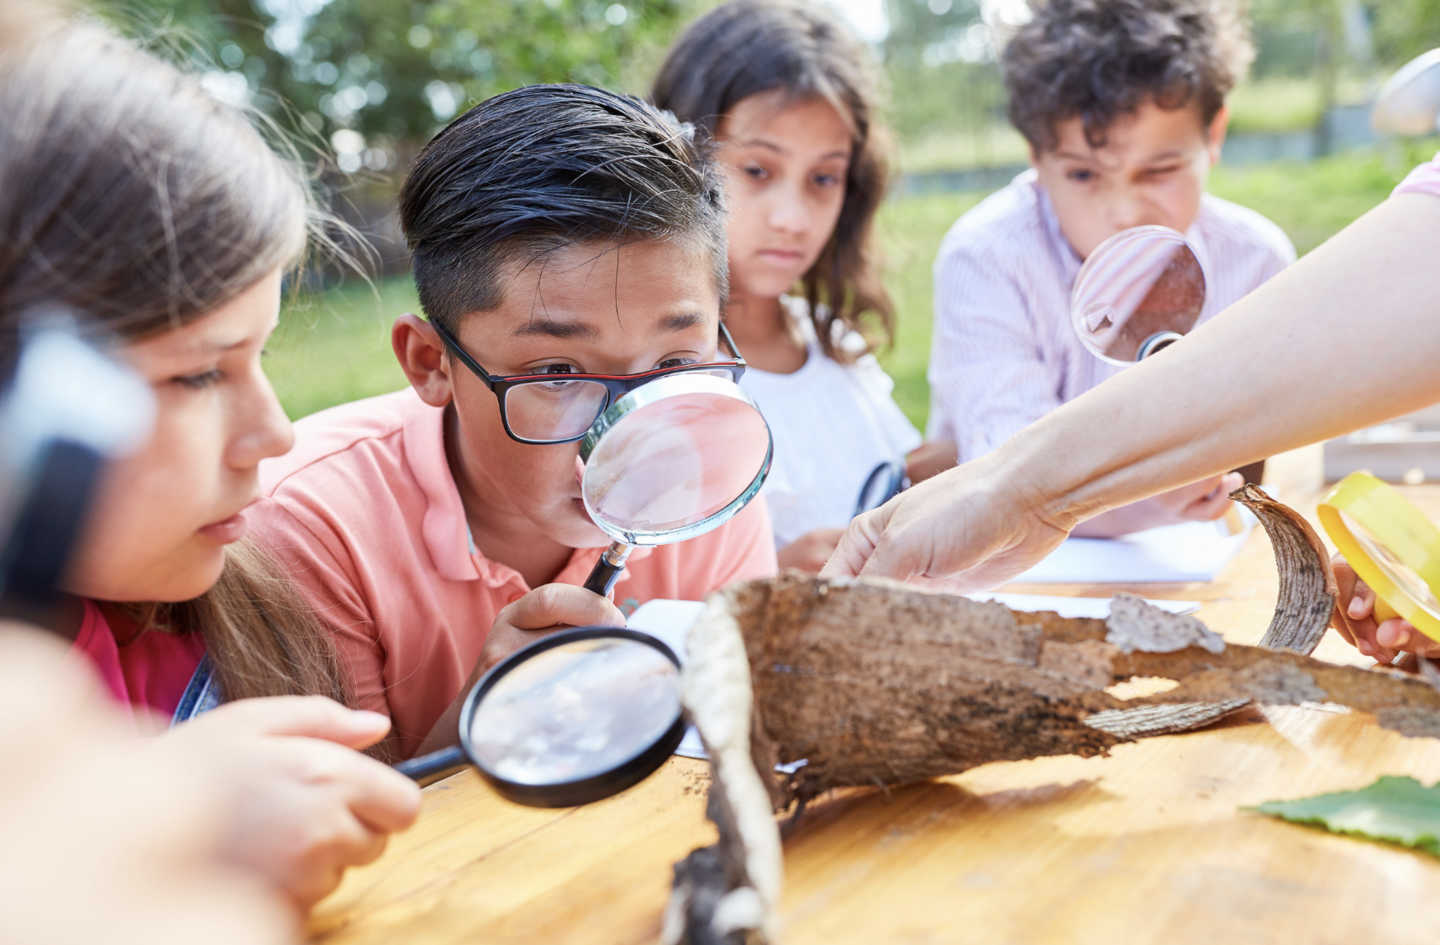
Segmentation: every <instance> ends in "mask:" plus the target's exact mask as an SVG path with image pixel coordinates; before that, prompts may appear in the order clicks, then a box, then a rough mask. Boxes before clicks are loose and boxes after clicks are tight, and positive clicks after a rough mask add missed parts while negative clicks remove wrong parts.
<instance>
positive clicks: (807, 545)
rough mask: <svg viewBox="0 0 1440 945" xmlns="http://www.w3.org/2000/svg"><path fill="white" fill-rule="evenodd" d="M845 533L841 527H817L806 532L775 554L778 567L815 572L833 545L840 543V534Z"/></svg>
mask: <svg viewBox="0 0 1440 945" xmlns="http://www.w3.org/2000/svg"><path fill="white" fill-rule="evenodd" d="M844 534H845V529H843V528H817V529H815V530H814V531H812V532H806V533H805V534H803V535H801V536H800V537H799V538H797V539H795V540H794V541H792V542H791V543H790V544H788V545H786V546H785V547H784V548H781V549H780V550H779V551H778V552H777V553H776V555H775V557H776V558H777V559H778V561H779V564H780V568H781V569H782V570H784V569H785V568H795V569H796V570H799V571H809V572H810V573H812V574H813V573H815V572H816V571H819V570H820V569H821V568H823V567H824V566H825V562H826V561H829V560H830V555H832V554H834V552H835V546H836V545H838V544H839V543H840V536H841V535H844Z"/></svg>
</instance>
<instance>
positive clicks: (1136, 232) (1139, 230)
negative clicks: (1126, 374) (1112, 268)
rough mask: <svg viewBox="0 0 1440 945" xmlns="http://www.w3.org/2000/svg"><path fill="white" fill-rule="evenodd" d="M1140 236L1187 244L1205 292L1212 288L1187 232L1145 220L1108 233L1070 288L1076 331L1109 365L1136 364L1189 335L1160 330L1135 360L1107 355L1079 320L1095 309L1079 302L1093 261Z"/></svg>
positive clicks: (1142, 346) (1072, 319) (1089, 277)
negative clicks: (1103, 253) (1082, 315)
mask: <svg viewBox="0 0 1440 945" xmlns="http://www.w3.org/2000/svg"><path fill="white" fill-rule="evenodd" d="M1138 239H1155V240H1162V239H1163V240H1165V241H1166V242H1169V243H1172V244H1174V245H1176V246H1183V247H1184V248H1186V249H1188V250H1189V251H1190V254H1191V256H1193V257H1194V259H1195V263H1196V265H1197V266H1199V268H1200V280H1201V281H1200V284H1201V286H1202V288H1203V289H1204V290H1205V291H1208V289H1209V286H1210V276H1209V274H1208V273H1207V272H1206V271H1205V263H1204V262H1202V261H1201V259H1200V253H1199V252H1197V251H1196V249H1195V247H1194V246H1193V245H1192V244H1191V242H1190V241H1189V240H1188V239H1186V238H1185V234H1184V233H1181V232H1180V231H1179V230H1177V229H1175V228H1174V227H1169V226H1162V225H1161V224H1158V223H1145V224H1141V225H1140V226H1132V227H1127V228H1126V229H1123V230H1121V231H1119V232H1118V233H1112V234H1111V235H1110V236H1107V237H1106V238H1105V239H1104V240H1102V241H1101V242H1100V245H1098V246H1096V247H1095V248H1094V249H1093V250H1091V251H1090V255H1089V256H1087V257H1085V261H1084V262H1082V263H1081V264H1080V271H1079V272H1077V273H1076V274H1075V283H1074V285H1073V286H1072V288H1071V289H1070V323H1071V327H1072V328H1073V329H1074V331H1075V335H1076V337H1077V338H1079V339H1080V343H1081V344H1082V345H1084V346H1085V350H1087V351H1089V352H1090V353H1091V354H1093V355H1094V356H1095V357H1097V358H1099V359H1100V360H1101V361H1104V362H1105V363H1107V364H1114V365H1117V366H1119V367H1128V366H1129V365H1132V364H1139V363H1140V362H1141V361H1142V360H1144V359H1145V358H1146V357H1148V356H1149V355H1151V354H1154V353H1156V352H1157V351H1160V350H1163V349H1164V348H1166V347H1168V346H1169V345H1170V344H1172V343H1173V342H1175V341H1178V340H1180V339H1181V338H1183V337H1185V335H1184V333H1182V332H1177V331H1161V332H1156V333H1155V334H1153V335H1151V336H1150V337H1149V338H1147V339H1145V341H1144V342H1143V343H1141V344H1140V345H1139V346H1138V347H1137V349H1136V353H1135V358H1134V360H1126V359H1125V358H1117V357H1114V356H1112V355H1109V354H1106V353H1105V352H1104V351H1103V350H1101V349H1100V347H1099V346H1098V345H1096V344H1094V343H1093V342H1092V341H1091V339H1090V337H1089V336H1088V335H1087V334H1086V332H1085V331H1084V329H1083V326H1082V325H1081V324H1080V321H1079V320H1080V318H1081V314H1082V312H1085V311H1088V310H1089V309H1090V308H1091V306H1090V305H1084V306H1082V305H1081V304H1079V303H1080V299H1079V298H1078V297H1079V296H1080V294H1081V292H1082V291H1083V290H1084V289H1085V288H1086V285H1087V283H1088V281H1089V280H1090V279H1091V278H1092V277H1093V276H1094V273H1095V266H1094V265H1093V264H1092V262H1091V260H1094V259H1096V258H1097V257H1100V254H1101V253H1102V252H1110V251H1112V250H1113V248H1114V247H1116V246H1121V245H1124V244H1125V243H1130V242H1134V241H1135V240H1138ZM1201 298H1202V300H1203V298H1204V294H1203V293H1202V295H1201ZM1201 306H1202V311H1203V306H1204V303H1203V301H1202V303H1201ZM1195 320H1196V323H1197V324H1198V323H1199V320H1200V319H1199V315H1198V313H1197V316H1196V319H1195ZM1191 327H1192V328H1193V327H1194V326H1193V325H1192V326H1191Z"/></svg>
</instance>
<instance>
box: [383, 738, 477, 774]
mask: <svg viewBox="0 0 1440 945" xmlns="http://www.w3.org/2000/svg"><path fill="white" fill-rule="evenodd" d="M469 763H470V759H469V758H467V757H465V751H464V749H462V748H461V747H460V746H459V745H451V746H450V747H449V748H442V749H440V750H439V751H432V752H430V754H428V755H421V756H420V757H418V758H411V759H410V760H409V761H402V762H400V763H399V764H397V765H396V766H395V770H396V771H398V772H400V773H401V774H403V775H405V777H407V778H411V779H413V780H415V781H423V780H424V779H426V778H428V777H430V776H431V775H433V774H439V773H440V772H441V771H449V770H450V769H451V768H459V767H462V766H464V765H468V764H469Z"/></svg>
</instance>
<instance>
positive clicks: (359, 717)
mask: <svg viewBox="0 0 1440 945" xmlns="http://www.w3.org/2000/svg"><path fill="white" fill-rule="evenodd" d="M354 718H355V721H356V722H361V723H363V724H364V725H365V726H366V727H367V728H373V727H375V726H379V725H389V724H390V717H389V716H388V715H381V714H380V713H379V712H371V711H370V710H369V709H356V710H354Z"/></svg>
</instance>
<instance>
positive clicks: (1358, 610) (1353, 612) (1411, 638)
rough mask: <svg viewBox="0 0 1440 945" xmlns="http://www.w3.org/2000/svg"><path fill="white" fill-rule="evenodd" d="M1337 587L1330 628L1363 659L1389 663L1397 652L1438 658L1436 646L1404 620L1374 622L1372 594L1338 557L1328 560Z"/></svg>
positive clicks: (1438, 648) (1352, 569)
mask: <svg viewBox="0 0 1440 945" xmlns="http://www.w3.org/2000/svg"><path fill="white" fill-rule="evenodd" d="M1330 565H1331V567H1332V568H1333V569H1334V571H1335V583H1336V584H1337V585H1339V588H1340V596H1339V602H1338V603H1339V605H1338V606H1337V607H1336V609H1335V612H1332V613H1331V616H1330V625H1331V626H1332V627H1334V628H1335V629H1336V630H1337V631H1338V632H1339V634H1340V635H1341V636H1342V637H1344V638H1345V641H1346V642H1347V643H1349V644H1350V645H1352V646H1354V647H1355V649H1357V650H1359V651H1360V652H1361V653H1364V654H1365V655H1366V656H1369V657H1373V658H1374V659H1376V660H1378V661H1379V662H1381V663H1390V662H1391V661H1393V660H1394V659H1395V656H1396V654H1398V653H1402V652H1403V653H1412V654H1414V655H1416V656H1419V657H1426V658H1434V657H1440V643H1436V642H1435V641H1434V640H1431V639H1430V638H1429V637H1427V636H1425V634H1423V633H1421V632H1420V631H1419V630H1417V629H1415V627H1414V626H1412V625H1411V624H1410V622H1409V621H1408V620H1405V619H1403V618H1401V617H1391V618H1389V619H1388V620H1376V615H1375V592H1374V591H1373V590H1371V589H1370V586H1369V585H1368V584H1366V583H1365V582H1364V581H1362V580H1360V577H1359V575H1357V574H1356V573H1355V569H1354V568H1352V567H1350V565H1349V564H1348V563H1347V562H1346V561H1345V559H1344V558H1342V557H1340V556H1339V555H1335V556H1334V557H1333V558H1331V559H1330Z"/></svg>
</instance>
